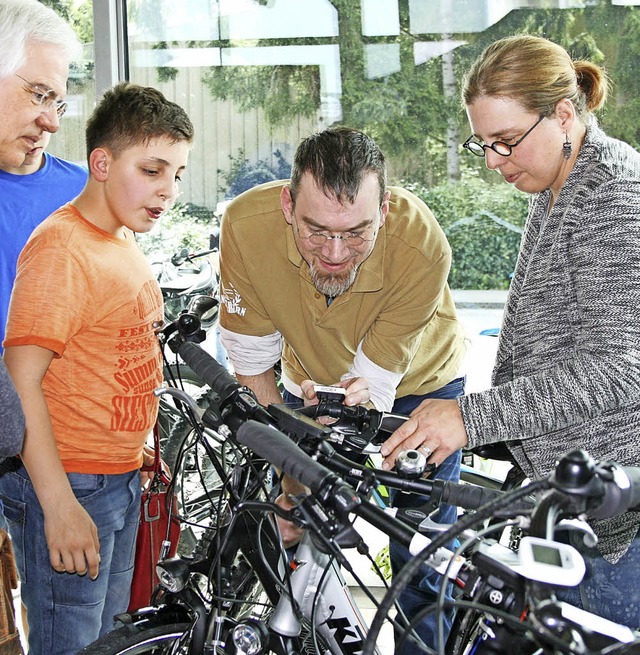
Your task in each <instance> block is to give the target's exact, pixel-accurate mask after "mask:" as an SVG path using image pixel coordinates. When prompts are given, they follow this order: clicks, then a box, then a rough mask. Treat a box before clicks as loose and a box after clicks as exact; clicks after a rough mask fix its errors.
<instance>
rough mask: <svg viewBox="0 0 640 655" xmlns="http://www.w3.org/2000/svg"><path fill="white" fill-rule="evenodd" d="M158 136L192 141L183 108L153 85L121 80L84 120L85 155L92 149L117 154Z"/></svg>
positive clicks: (189, 122) (189, 123)
mask: <svg viewBox="0 0 640 655" xmlns="http://www.w3.org/2000/svg"><path fill="white" fill-rule="evenodd" d="M160 137H168V138H169V139H171V140H172V142H173V143H176V142H178V141H187V142H188V143H191V142H192V140H193V124H192V123H191V120H190V119H189V116H187V113H186V112H185V110H184V109H183V108H182V107H180V105H177V104H176V103H175V102H171V101H170V100H167V99H166V98H165V97H164V95H162V93H161V92H160V91H158V90H157V89H154V88H153V87H150V86H140V85H138V84H132V83H130V82H121V83H119V84H116V85H115V86H114V87H112V88H111V89H109V90H108V91H106V92H105V93H104V95H103V96H102V98H101V99H100V101H99V102H98V104H97V106H96V108H95V109H94V110H93V112H92V113H91V116H90V117H89V120H88V121H87V128H86V144H87V158H89V156H90V155H91V153H92V152H93V151H94V150H95V149H96V148H108V149H109V150H110V151H111V152H112V153H113V154H114V155H115V156H118V154H120V153H121V152H122V151H123V150H126V149H128V148H132V147H133V146H137V145H141V144H143V145H144V144H147V143H149V141H151V140H152V139H157V138H160Z"/></svg>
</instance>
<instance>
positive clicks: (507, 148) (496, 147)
mask: <svg viewBox="0 0 640 655" xmlns="http://www.w3.org/2000/svg"><path fill="white" fill-rule="evenodd" d="M543 119H544V116H540V118H539V119H538V120H537V121H536V122H535V123H534V124H533V125H532V126H531V127H530V128H529V129H528V130H527V131H526V132H525V133H524V134H523V135H522V136H521V137H520V138H519V139H518V140H517V141H516V142H515V143H505V142H504V141H494V142H493V143H492V144H491V145H489V144H485V143H478V142H477V141H472V139H473V136H474V135H473V134H472V135H471V136H470V137H469V138H468V139H467V140H466V141H465V142H464V143H463V144H462V147H463V148H466V149H467V150H469V151H470V152H472V153H473V154H474V155H477V156H478V157H484V156H485V150H486V149H487V148H491V150H493V152H497V153H498V154H499V155H501V156H502V157H508V156H509V155H510V154H511V153H512V152H513V149H514V148H515V147H516V146H517V145H519V144H521V143H522V142H523V141H524V140H525V138H526V137H527V136H529V134H531V132H532V131H533V129H534V128H535V127H537V126H538V125H540V123H541V122H542V120H543Z"/></svg>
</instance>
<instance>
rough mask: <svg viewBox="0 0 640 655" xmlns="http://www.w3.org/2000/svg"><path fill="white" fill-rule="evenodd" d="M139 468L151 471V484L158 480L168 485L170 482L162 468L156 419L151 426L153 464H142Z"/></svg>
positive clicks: (158, 427) (158, 426)
mask: <svg viewBox="0 0 640 655" xmlns="http://www.w3.org/2000/svg"><path fill="white" fill-rule="evenodd" d="M140 470H141V471H153V474H154V475H153V482H152V486H157V485H158V483H160V482H162V484H164V485H168V484H169V482H171V480H170V478H169V477H168V476H167V474H166V473H165V472H164V470H163V468H162V459H161V457H160V424H159V423H158V421H156V422H155V424H154V426H153V464H147V465H143V466H141V467H140Z"/></svg>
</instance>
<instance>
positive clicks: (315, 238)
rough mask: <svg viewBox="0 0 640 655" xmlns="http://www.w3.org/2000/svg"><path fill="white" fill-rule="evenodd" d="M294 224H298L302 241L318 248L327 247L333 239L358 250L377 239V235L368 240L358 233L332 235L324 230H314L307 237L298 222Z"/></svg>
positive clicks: (297, 228) (297, 229)
mask: <svg viewBox="0 0 640 655" xmlns="http://www.w3.org/2000/svg"><path fill="white" fill-rule="evenodd" d="M294 223H295V224H296V231H297V232H298V236H299V237H300V238H301V239H305V240H306V241H308V242H309V243H311V244H313V245H314V246H318V247H321V246H324V245H326V244H327V242H328V241H329V240H331V239H339V240H340V241H342V242H343V243H344V244H345V245H346V246H348V247H349V248H358V247H360V246H362V245H363V244H364V243H367V242H369V241H375V239H376V235H375V234H374V236H373V238H371V239H367V238H366V237H364V236H362V234H360V233H358V232H346V233H345V234H331V233H330V232H324V231H322V230H313V231H311V233H310V234H307V235H305V234H302V233H301V232H300V228H299V227H298V221H297V220H295V219H294ZM367 232H368V230H367ZM367 232H365V234H366V233H367Z"/></svg>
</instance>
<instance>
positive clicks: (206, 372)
mask: <svg viewBox="0 0 640 655" xmlns="http://www.w3.org/2000/svg"><path fill="white" fill-rule="evenodd" d="M178 354H179V355H180V357H182V359H183V360H184V361H185V363H186V364H187V366H189V367H190V368H191V370H192V371H193V372H194V373H195V374H196V375H197V376H198V377H200V378H201V379H202V380H203V382H205V384H208V385H209V386H210V387H211V389H213V391H215V392H216V393H218V394H219V395H220V396H221V397H222V398H227V397H228V396H229V395H230V394H231V393H233V392H234V391H235V390H236V389H240V388H241V387H242V385H241V384H240V383H239V382H238V380H236V379H235V378H234V377H233V375H231V373H229V372H228V371H227V369H226V368H224V366H222V364H220V363H218V361H217V360H216V359H214V358H213V357H212V356H211V355H210V354H209V353H207V352H205V351H204V350H202V348H200V347H199V346H197V345H196V344H195V343H191V342H190V341H186V342H185V343H183V344H181V345H180V348H178Z"/></svg>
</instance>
